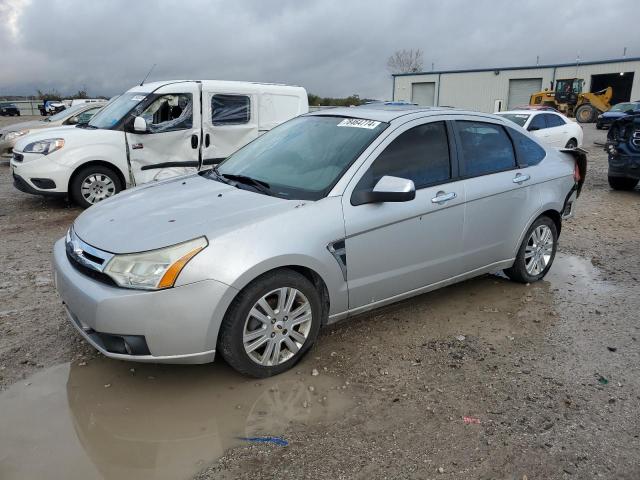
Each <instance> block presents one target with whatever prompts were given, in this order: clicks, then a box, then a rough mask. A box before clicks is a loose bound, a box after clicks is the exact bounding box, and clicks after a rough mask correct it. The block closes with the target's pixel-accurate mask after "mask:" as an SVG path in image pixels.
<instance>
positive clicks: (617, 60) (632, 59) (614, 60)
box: [391, 57, 640, 77]
mask: <svg viewBox="0 0 640 480" xmlns="http://www.w3.org/2000/svg"><path fill="white" fill-rule="evenodd" d="M639 61H640V57H629V58H612V59H609V60H592V61H589V62H583V61H580V62H571V63H549V64H546V65H528V66H524V67H491V68H469V69H461V70H435V71H430V72H414V73H393V74H392V75H391V76H392V77H406V76H409V75H433V74H436V75H437V74H441V73H473V72H495V71H502V70H530V69H535V68H560V67H575V66H576V65H579V66H582V65H602V64H605V63H621V62H639Z"/></svg>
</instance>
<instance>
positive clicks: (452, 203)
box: [342, 119, 464, 310]
mask: <svg viewBox="0 0 640 480" xmlns="http://www.w3.org/2000/svg"><path fill="white" fill-rule="evenodd" d="M372 157H373V158H374V160H373V161H370V162H369V163H368V164H365V165H363V167H362V168H361V169H360V172H362V173H360V172H358V174H357V175H356V176H355V177H354V179H353V180H352V182H351V184H350V186H349V187H348V188H347V190H346V191H345V194H344V195H343V197H342V202H343V211H344V219H345V230H346V242H345V243H346V258H347V280H348V285H349V309H350V310H358V309H360V308H363V307H366V306H367V305H372V304H375V303H377V302H380V301H383V300H385V299H388V298H392V297H395V296H398V295H402V294H404V293H406V292H410V291H412V290H416V289H419V288H421V287H424V286H427V285H431V284H433V283H437V282H439V281H442V280H444V279H447V278H450V277H452V276H455V275H456V274H457V273H458V272H459V270H460V262H459V255H460V253H461V247H462V225H463V218H464V189H463V186H462V184H461V182H459V181H456V180H457V165H455V163H452V161H451V159H452V158H455V147H454V143H453V138H452V134H451V130H450V127H449V126H448V125H447V123H446V122H445V121H432V122H429V123H425V120H424V119H421V120H416V121H413V122H410V123H408V124H406V125H403V126H402V127H400V128H399V129H398V130H397V131H396V132H394V133H393V134H391V135H390V137H389V138H388V139H386V140H385V141H384V142H383V143H382V144H381V145H380V146H379V147H378V148H377V150H376V151H375V152H374V154H373V155H372ZM385 175H389V176H394V177H400V178H405V179H409V180H413V182H414V184H415V187H416V196H415V199H413V200H411V201H408V202H399V203H391V202H390V203H376V204H362V205H359V204H357V202H355V203H356V204H354V197H353V192H357V191H359V190H360V189H365V190H366V189H370V188H372V187H373V186H374V185H375V184H376V183H377V181H378V180H379V179H380V178H382V177H383V176H385Z"/></svg>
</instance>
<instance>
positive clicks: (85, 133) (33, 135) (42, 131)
mask: <svg viewBox="0 0 640 480" xmlns="http://www.w3.org/2000/svg"><path fill="white" fill-rule="evenodd" d="M96 131H98V130H90V129H87V128H77V127H75V126H74V125H63V126H60V125H51V128H46V124H45V127H44V128H42V127H41V128H39V129H37V130H36V131H32V132H30V133H29V135H28V136H25V137H21V138H19V139H18V141H17V142H16V145H15V147H14V150H15V151H17V152H21V151H23V149H24V147H25V146H27V145H28V144H29V143H31V142H37V141H39V140H46V139H49V138H64V139H65V140H66V141H69V140H72V141H74V142H76V143H77V142H79V141H85V143H86V142H91V141H93V142H95V139H96V135H95V134H94V132H96ZM105 131H106V132H109V134H114V133H116V132H114V131H113V130H102V132H105ZM119 133H120V135H122V132H119Z"/></svg>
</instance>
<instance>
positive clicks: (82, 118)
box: [78, 108, 100, 124]
mask: <svg viewBox="0 0 640 480" xmlns="http://www.w3.org/2000/svg"><path fill="white" fill-rule="evenodd" d="M98 110H100V109H99V108H91V109H89V110H86V111H84V112H82V113H81V114H80V115H78V123H80V124H85V123H89V120H91V117H93V116H94V115H95V114H96V113H98Z"/></svg>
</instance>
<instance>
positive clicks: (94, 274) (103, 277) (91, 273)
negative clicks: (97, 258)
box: [67, 252, 118, 287]
mask: <svg viewBox="0 0 640 480" xmlns="http://www.w3.org/2000/svg"><path fill="white" fill-rule="evenodd" d="M67 258H68V259H69V262H70V263H71V265H72V266H73V267H74V268H75V269H76V270H78V271H79V272H80V273H82V274H84V275H86V276H87V277H89V278H93V279H94V280H97V281H98V282H101V283H104V284H106V285H111V286H114V287H117V286H118V285H117V284H116V282H114V281H113V279H112V278H111V277H110V276H109V275H107V274H106V273H102V272H99V271H97V270H94V269H92V268H89V267H85V266H84V265H82V264H81V263H80V262H78V260H76V258H75V257H73V256H71V255H70V254H69V252H67Z"/></svg>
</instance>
